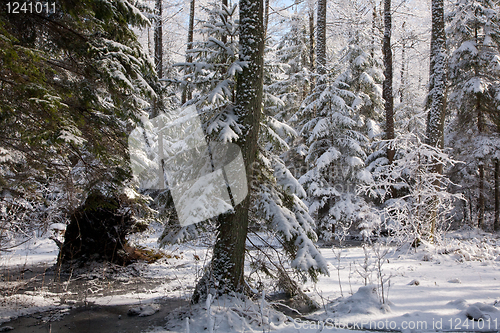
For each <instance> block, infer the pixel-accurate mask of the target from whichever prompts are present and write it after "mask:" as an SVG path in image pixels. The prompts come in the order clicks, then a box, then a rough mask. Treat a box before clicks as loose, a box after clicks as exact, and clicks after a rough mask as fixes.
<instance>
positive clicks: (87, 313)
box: [0, 299, 188, 333]
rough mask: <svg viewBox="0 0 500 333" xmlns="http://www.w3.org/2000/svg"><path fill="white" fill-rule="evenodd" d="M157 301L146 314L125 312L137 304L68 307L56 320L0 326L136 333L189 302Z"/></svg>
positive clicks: (18, 332) (23, 332) (25, 330)
mask: <svg viewBox="0 0 500 333" xmlns="http://www.w3.org/2000/svg"><path fill="white" fill-rule="evenodd" d="M156 303H159V304H161V307H160V310H159V311H158V312H157V313H155V314H154V315H152V316H147V317H138V316H128V315H127V312H128V310H129V309H130V308H131V307H135V306H137V305H135V306H134V305H117V306H98V305H88V306H83V307H78V308H74V309H71V310H70V311H69V313H68V314H66V315H64V316H62V317H61V318H60V319H59V320H57V321H51V322H47V321H45V320H46V319H47V318H48V317H50V315H51V314H50V313H45V314H35V315H33V316H29V317H21V318H18V319H16V320H13V321H10V322H8V323H5V324H4V325H2V327H3V326H11V327H13V328H14V330H13V331H11V332H13V333H32V332H36V333H42V332H43V333H48V332H51V333H57V332H75V333H100V332H102V333H104V332H106V333H136V332H143V331H148V329H151V328H153V327H158V326H164V325H165V323H166V319H165V318H166V317H167V315H168V314H169V313H170V312H172V311H173V310H175V309H177V308H179V307H182V306H187V305H188V301H186V300H184V299H162V300H158V301H156ZM54 314H55V313H54ZM40 317H41V318H40ZM44 319H45V320H44ZM0 329H1V327H0Z"/></svg>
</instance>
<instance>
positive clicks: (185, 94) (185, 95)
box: [181, 0, 227, 104]
mask: <svg viewBox="0 0 500 333" xmlns="http://www.w3.org/2000/svg"><path fill="white" fill-rule="evenodd" d="M226 4H227V2H226ZM195 5H196V3H195V0H191V3H190V5H189V28H188V41H187V51H186V62H187V63H188V64H189V63H191V62H193V56H192V55H191V53H190V52H189V51H190V50H192V49H193V38H194V37H193V36H194V9H195ZM191 98H193V92H192V91H191V88H190V87H189V86H186V87H185V88H184V90H183V91H182V97H181V102H182V104H184V103H186V101H188V100H190V99H191Z"/></svg>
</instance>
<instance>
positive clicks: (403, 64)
mask: <svg viewBox="0 0 500 333" xmlns="http://www.w3.org/2000/svg"><path fill="white" fill-rule="evenodd" d="M405 25H406V22H403V25H402V26H401V30H403V31H404V29H405ZM405 77H406V40H405V38H403V41H402V44H401V87H400V88H399V102H400V103H403V95H404V89H405V84H406V80H405Z"/></svg>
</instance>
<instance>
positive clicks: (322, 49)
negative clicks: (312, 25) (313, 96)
mask: <svg viewBox="0 0 500 333" xmlns="http://www.w3.org/2000/svg"><path fill="white" fill-rule="evenodd" d="M317 21H318V24H317V26H316V33H317V37H316V38H317V41H316V56H317V58H316V64H317V69H318V73H319V74H325V73H326V0H318V17H317Z"/></svg>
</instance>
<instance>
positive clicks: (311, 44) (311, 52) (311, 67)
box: [309, 4, 316, 72]
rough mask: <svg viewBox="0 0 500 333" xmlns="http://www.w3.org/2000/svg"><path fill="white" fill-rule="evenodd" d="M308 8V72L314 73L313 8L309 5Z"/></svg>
mask: <svg viewBox="0 0 500 333" xmlns="http://www.w3.org/2000/svg"><path fill="white" fill-rule="evenodd" d="M310 6H311V7H310V8H309V70H310V71H311V72H314V67H315V62H316V59H315V54H314V48H315V43H314V7H313V5H312V4H311V5H310Z"/></svg>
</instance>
